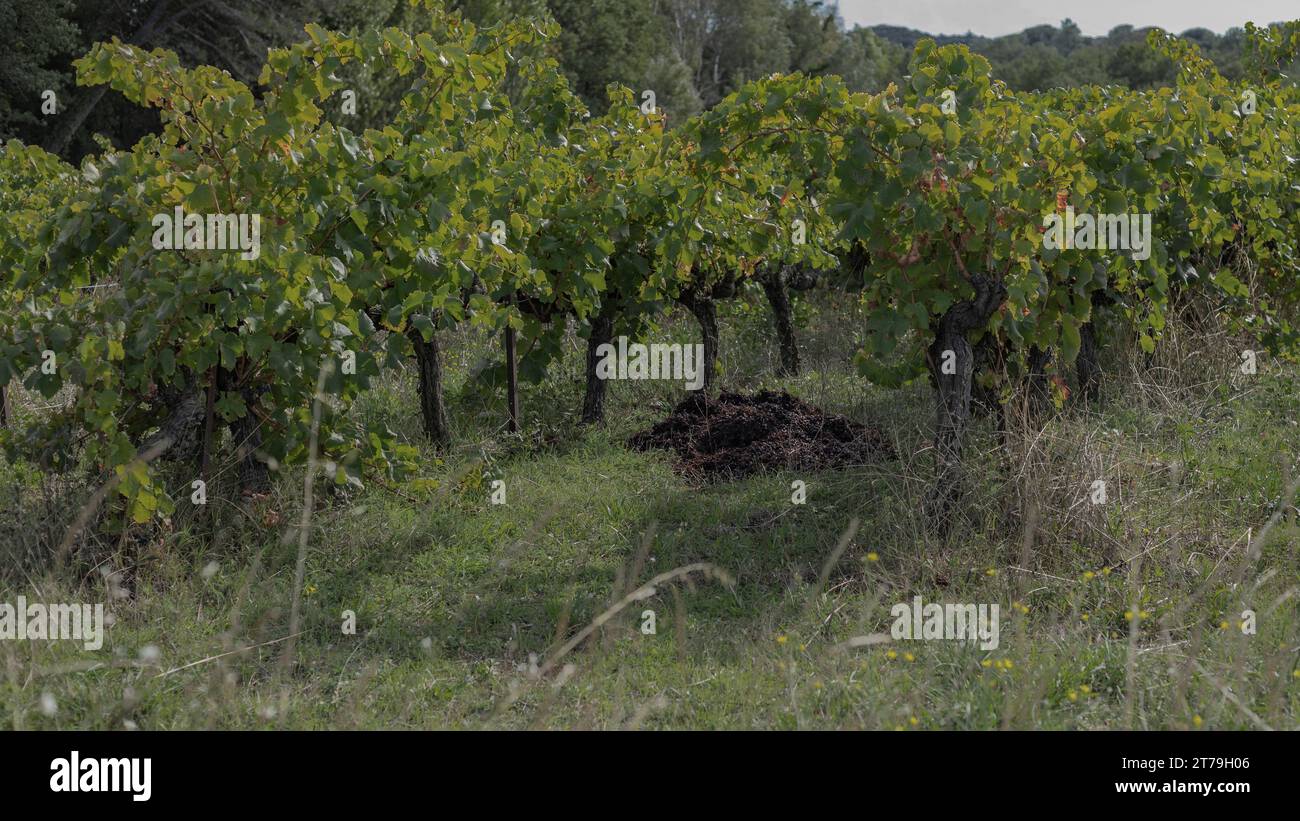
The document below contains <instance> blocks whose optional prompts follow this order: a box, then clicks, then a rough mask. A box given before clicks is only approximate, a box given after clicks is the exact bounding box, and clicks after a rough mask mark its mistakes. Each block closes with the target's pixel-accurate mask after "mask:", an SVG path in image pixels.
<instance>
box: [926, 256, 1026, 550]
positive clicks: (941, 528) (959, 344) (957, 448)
mask: <svg viewBox="0 0 1300 821" xmlns="http://www.w3.org/2000/svg"><path fill="white" fill-rule="evenodd" d="M971 284H972V285H973V286H974V288H975V296H974V297H973V298H972V299H969V300H963V301H962V302H958V303H956V304H955V305H953V306H952V307H950V308H949V309H948V310H947V311H946V312H945V313H944V314H943V316H941V317H940V318H939V321H938V323H937V324H936V327H935V334H934V341H933V342H932V343H931V344H930V348H929V351H928V360H929V364H930V368H931V370H932V372H933V374H934V377H935V388H936V390H935V394H936V395H935V408H936V414H935V437H934V446H935V458H936V463H937V470H936V475H935V483H934V487H933V488H931V490H930V494H929V497H928V498H927V499H926V508H927V511H928V514H929V518H930V523H931V525H932V526H934V527H935V528H936V530H937V532H939V533H940V534H941V535H946V534H947V533H948V529H949V527H950V525H951V523H952V514H953V511H954V509H955V508H956V506H957V504H958V503H959V502H960V501H961V497H962V493H963V484H964V480H965V467H964V462H963V450H964V448H965V443H966V430H967V428H968V427H969V425H970V416H971V383H972V377H973V375H974V369H975V368H974V366H975V357H974V353H973V351H972V349H971V344H970V340H969V339H968V337H967V334H969V333H971V332H972V331H976V330H979V329H980V328H982V327H984V325H985V324H987V323H988V321H989V318H990V317H992V316H993V312H994V311H995V310H997V307H998V305H999V304H1000V303H1001V302H1002V300H1003V298H1004V297H1005V296H1006V288H1005V287H1003V285H1002V284H1001V283H999V282H996V281H994V280H992V279H990V278H988V277H985V276H982V275H975V276H973V277H971Z"/></svg>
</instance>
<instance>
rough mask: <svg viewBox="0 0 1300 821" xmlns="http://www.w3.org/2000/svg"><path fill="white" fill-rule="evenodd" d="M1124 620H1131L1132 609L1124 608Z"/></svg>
mask: <svg viewBox="0 0 1300 821" xmlns="http://www.w3.org/2000/svg"><path fill="white" fill-rule="evenodd" d="M1124 620H1125V621H1133V611H1132V610H1125V611H1124Z"/></svg>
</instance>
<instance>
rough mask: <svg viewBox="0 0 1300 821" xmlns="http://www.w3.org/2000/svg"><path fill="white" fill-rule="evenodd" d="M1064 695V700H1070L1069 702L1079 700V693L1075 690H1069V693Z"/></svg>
mask: <svg viewBox="0 0 1300 821" xmlns="http://www.w3.org/2000/svg"><path fill="white" fill-rule="evenodd" d="M1065 695H1066V698H1068V699H1070V701H1078V700H1079V693H1078V691H1077V690H1071V691H1070V692H1068V693H1066V694H1065Z"/></svg>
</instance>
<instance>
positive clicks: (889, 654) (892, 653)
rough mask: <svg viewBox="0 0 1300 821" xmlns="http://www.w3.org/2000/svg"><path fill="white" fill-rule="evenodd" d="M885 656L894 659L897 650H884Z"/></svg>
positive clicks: (896, 655)
mask: <svg viewBox="0 0 1300 821" xmlns="http://www.w3.org/2000/svg"><path fill="white" fill-rule="evenodd" d="M885 658H887V659H889V660H890V661H893V660H894V659H896V658H898V652H897V651H896V650H886V651H885Z"/></svg>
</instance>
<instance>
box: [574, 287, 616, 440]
mask: <svg viewBox="0 0 1300 821" xmlns="http://www.w3.org/2000/svg"><path fill="white" fill-rule="evenodd" d="M613 338H614V312H613V311H612V310H611V309H610V308H609V307H607V306H603V307H602V308H601V310H600V313H599V314H597V315H596V317H595V319H593V320H592V323H591V336H590V337H588V338H587V391H586V393H585V394H584V395H583V398H582V424H584V425H594V424H597V423H599V422H602V421H604V419H605V391H606V389H607V388H608V387H609V386H608V383H607V382H606V381H605V380H604V379H601V378H600V377H599V376H597V366H598V365H599V364H600V356H599V354H598V353H597V351H598V350H599V349H600V346H601V345H605V344H608V343H609V342H611V341H612V340H613Z"/></svg>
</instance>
